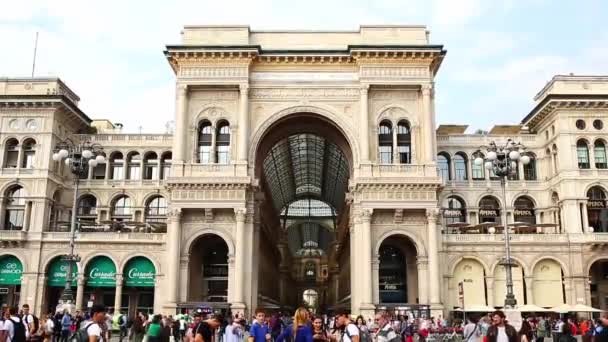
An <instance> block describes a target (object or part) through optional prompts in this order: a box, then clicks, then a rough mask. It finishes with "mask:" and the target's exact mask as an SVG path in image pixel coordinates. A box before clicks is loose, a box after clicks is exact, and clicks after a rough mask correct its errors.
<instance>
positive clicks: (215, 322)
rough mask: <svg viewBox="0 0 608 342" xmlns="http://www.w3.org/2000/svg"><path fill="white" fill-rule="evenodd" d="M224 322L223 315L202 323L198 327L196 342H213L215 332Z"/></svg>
mask: <svg viewBox="0 0 608 342" xmlns="http://www.w3.org/2000/svg"><path fill="white" fill-rule="evenodd" d="M223 320H224V319H223V317H222V316H221V315H214V316H213V317H211V318H209V319H206V320H204V321H202V322H200V323H199V324H198V325H197V326H196V330H195V337H194V342H213V337H214V335H215V331H216V330H217V328H219V327H220V326H221V325H222V321H223Z"/></svg>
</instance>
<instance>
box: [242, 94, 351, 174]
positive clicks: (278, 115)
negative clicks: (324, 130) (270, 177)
mask: <svg viewBox="0 0 608 342" xmlns="http://www.w3.org/2000/svg"><path fill="white" fill-rule="evenodd" d="M292 115H303V116H309V117H316V118H318V119H322V120H324V121H326V122H327V124H329V125H332V126H333V127H334V128H335V129H336V130H338V131H339V132H340V133H342V135H343V136H344V138H345V139H346V143H347V144H348V145H349V146H348V147H349V148H350V151H351V155H349V156H347V157H351V158H352V160H351V161H350V167H351V169H352V167H353V166H354V165H356V164H358V163H359V156H360V148H359V144H358V139H357V137H358V136H357V135H355V134H354V133H353V128H352V127H351V126H350V125H349V124H348V123H347V122H345V121H344V120H343V119H342V118H341V117H340V116H338V115H337V114H336V113H334V112H333V111H332V110H331V109H326V108H322V107H319V106H318V105H317V106H291V107H287V108H284V109H282V110H279V111H277V112H275V113H274V114H272V115H270V116H269V117H268V118H267V119H266V120H265V121H264V122H262V123H261V124H260V125H259V126H258V127H257V128H256V130H255V132H254V134H252V135H251V145H250V146H249V151H248V159H247V160H248V161H249V165H253V166H254V167H255V166H256V165H257V164H259V161H258V160H257V154H258V150H259V149H260V145H261V143H262V140H264V137H266V136H267V134H268V132H270V131H271V129H272V128H273V127H275V126H277V125H278V124H280V123H281V122H282V121H283V120H287V119H289V118H290V117H291V116H292ZM258 172H259V170H258ZM256 176H258V177H259V176H260V175H259V174H256Z"/></svg>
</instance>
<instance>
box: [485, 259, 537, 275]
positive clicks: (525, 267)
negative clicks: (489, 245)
mask: <svg viewBox="0 0 608 342" xmlns="http://www.w3.org/2000/svg"><path fill="white" fill-rule="evenodd" d="M511 259H512V260H513V261H515V262H516V263H517V264H518V265H519V266H521V267H522V269H523V270H524V274H525V275H526V276H528V275H530V274H532V273H530V269H529V268H528V265H526V263H524V262H523V261H522V260H521V259H520V258H517V257H513V255H511ZM501 261H502V260H501V259H496V261H494V262H493V263H492V266H490V271H491V274H494V273H495V272H496V268H497V267H498V264H499V263H500V262H501Z"/></svg>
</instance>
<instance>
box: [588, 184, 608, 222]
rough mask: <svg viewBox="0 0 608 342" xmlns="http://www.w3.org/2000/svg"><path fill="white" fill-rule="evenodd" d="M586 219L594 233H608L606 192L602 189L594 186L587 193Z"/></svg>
mask: <svg viewBox="0 0 608 342" xmlns="http://www.w3.org/2000/svg"><path fill="white" fill-rule="evenodd" d="M587 219H588V221H589V226H590V227H593V231H594V232H602V233H607V232H608V210H606V191H605V190H604V189H603V188H602V187H599V186H594V187H592V188H590V189H589V190H588V191H587ZM584 228H585V230H586V228H587V227H584Z"/></svg>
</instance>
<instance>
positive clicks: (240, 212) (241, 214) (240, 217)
mask: <svg viewBox="0 0 608 342" xmlns="http://www.w3.org/2000/svg"><path fill="white" fill-rule="evenodd" d="M246 216H247V208H234V218H235V219H236V222H245V218H246Z"/></svg>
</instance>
